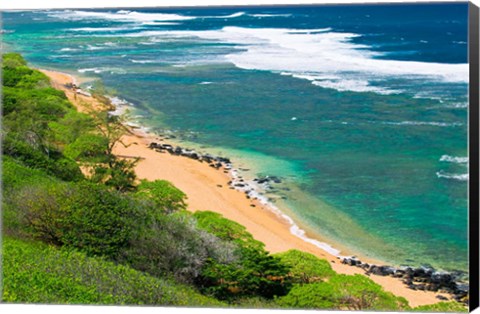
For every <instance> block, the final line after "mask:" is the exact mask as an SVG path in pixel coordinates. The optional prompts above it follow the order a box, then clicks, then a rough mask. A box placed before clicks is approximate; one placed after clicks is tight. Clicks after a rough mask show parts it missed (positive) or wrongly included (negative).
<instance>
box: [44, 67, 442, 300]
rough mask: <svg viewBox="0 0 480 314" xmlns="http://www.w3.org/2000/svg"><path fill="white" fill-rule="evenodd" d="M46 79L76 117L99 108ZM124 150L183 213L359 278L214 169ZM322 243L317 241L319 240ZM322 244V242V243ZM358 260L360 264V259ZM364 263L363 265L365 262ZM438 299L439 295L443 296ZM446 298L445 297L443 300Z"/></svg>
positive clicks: (120, 149)
mask: <svg viewBox="0 0 480 314" xmlns="http://www.w3.org/2000/svg"><path fill="white" fill-rule="evenodd" d="M41 71H42V72H43V73H45V74H46V75H48V76H49V77H50V79H51V82H52V85H53V86H54V87H55V88H57V89H61V90H63V91H65V93H66V95H67V97H68V98H69V100H70V101H71V102H72V103H73V104H74V105H75V106H76V107H77V108H78V110H79V111H83V112H84V111H86V109H85V106H84V104H90V105H91V106H92V108H95V107H96V106H97V105H99V103H98V102H97V101H96V100H95V99H94V98H92V97H88V96H85V95H80V94H77V95H75V94H74V93H73V92H72V90H70V89H67V88H66V87H65V86H64V85H65V84H67V83H72V82H78V79H76V78H74V77H72V76H71V75H68V74H65V73H60V72H55V71H47V70H41ZM123 142H124V143H125V144H127V147H124V146H122V145H117V147H115V150H114V152H115V154H117V155H121V156H131V157H140V158H141V159H140V161H139V162H138V164H137V166H136V168H135V171H136V174H137V176H138V178H139V179H147V180H156V179H163V180H168V181H170V182H172V183H173V184H174V185H175V186H176V187H178V188H179V189H180V190H182V191H183V192H185V194H186V195H187V197H188V199H187V203H188V210H190V211H196V210H210V211H214V212H217V213H220V214H222V215H223V216H225V217H226V218H228V219H231V220H234V221H236V222H238V223H240V224H242V225H243V226H245V227H246V229H247V230H248V231H249V232H250V233H251V234H252V235H253V236H254V237H255V238H256V239H257V240H259V241H261V242H263V243H265V246H266V249H267V250H268V251H270V252H273V253H276V252H282V251H286V250H289V249H298V250H302V251H306V252H310V253H312V254H314V255H316V256H318V257H320V258H325V259H327V260H328V261H329V262H330V264H331V265H332V268H333V269H334V270H335V271H336V272H338V273H342V274H364V271H363V270H362V269H360V268H357V267H352V266H348V265H344V264H341V262H340V260H339V259H338V258H337V257H336V256H333V255H331V254H329V253H328V252H326V251H323V250H322V249H320V248H318V247H316V246H314V245H313V244H310V243H307V242H305V241H303V240H302V239H300V238H298V237H297V236H295V235H293V234H291V233H290V230H289V228H290V225H289V224H288V222H287V221H284V220H283V219H281V218H280V217H279V216H278V215H277V214H275V213H273V212H272V211H270V210H269V209H268V208H267V207H266V206H263V205H262V204H260V203H259V202H258V201H254V200H252V199H248V198H247V197H246V196H245V194H244V193H242V192H240V191H237V190H234V189H231V188H230V187H229V185H228V181H230V180H231V178H230V177H229V176H228V174H227V173H224V171H222V169H218V170H217V169H214V168H212V167H209V165H208V164H206V163H200V162H198V161H196V160H193V159H189V158H186V157H181V156H174V155H171V154H168V153H159V152H156V151H154V150H152V149H150V148H148V145H149V144H150V143H151V142H159V143H168V142H165V141H160V140H159V139H158V137H156V136H155V135H152V134H145V133H142V132H140V131H136V130H132V131H131V133H130V134H127V135H125V136H124V138H123ZM319 240H322V239H319ZM326 242H327V243H328V241H326ZM362 260H363V259H362ZM365 261H368V260H365ZM370 278H371V279H372V280H374V281H375V282H377V283H378V284H380V285H382V286H383V287H384V289H385V290H386V291H390V292H392V293H394V294H395V295H397V296H402V297H404V298H406V299H407V300H408V302H409V304H410V306H412V307H413V306H419V305H425V304H432V303H437V302H440V300H439V299H437V298H436V296H437V295H440V294H439V293H436V292H427V291H414V290H411V289H409V288H407V286H406V285H404V284H403V283H402V282H401V281H400V280H399V279H396V278H393V277H388V276H385V277H383V276H377V275H370ZM443 295H444V294H443ZM444 296H446V297H448V295H444Z"/></svg>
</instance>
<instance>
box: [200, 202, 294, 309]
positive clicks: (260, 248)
mask: <svg viewBox="0 0 480 314" xmlns="http://www.w3.org/2000/svg"><path fill="white" fill-rule="evenodd" d="M194 217H195V218H196V219H197V221H198V226H199V227H200V228H201V229H204V230H206V231H207V232H210V233H212V234H214V235H215V236H217V237H219V238H220V239H222V240H224V241H227V242H229V243H231V244H233V245H234V246H235V248H236V249H235V254H236V255H237V256H238V259H237V260H236V261H235V262H232V263H221V262H218V261H215V260H210V261H209V263H207V264H206V265H205V267H204V269H203V270H202V273H201V275H200V276H198V278H197V279H196V284H197V285H198V286H199V287H200V289H201V290H202V291H204V292H206V293H209V294H213V295H214V296H216V297H217V298H219V299H224V300H230V301H233V300H234V299H236V298H242V297H249V296H261V297H264V298H270V299H271V298H273V297H275V296H282V295H285V294H287V292H288V291H289V289H290V286H291V281H290V278H289V277H288V272H289V269H290V267H289V266H288V265H286V264H284V263H282V261H281V260H280V259H279V258H278V257H274V256H272V255H270V254H269V253H268V252H267V251H266V250H265V249H264V244H263V243H261V242H259V241H257V240H255V239H254V238H253V236H252V235H251V234H250V233H249V232H248V231H246V229H245V227H243V226H242V225H240V224H238V223H236V222H234V221H231V220H228V219H226V218H224V217H222V216H221V215H220V214H217V213H213V212H195V214H194Z"/></svg>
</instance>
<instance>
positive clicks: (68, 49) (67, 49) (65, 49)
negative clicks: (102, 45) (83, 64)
mask: <svg viewBox="0 0 480 314" xmlns="http://www.w3.org/2000/svg"><path fill="white" fill-rule="evenodd" d="M59 51H78V49H76V48H62V49H60V50H59Z"/></svg>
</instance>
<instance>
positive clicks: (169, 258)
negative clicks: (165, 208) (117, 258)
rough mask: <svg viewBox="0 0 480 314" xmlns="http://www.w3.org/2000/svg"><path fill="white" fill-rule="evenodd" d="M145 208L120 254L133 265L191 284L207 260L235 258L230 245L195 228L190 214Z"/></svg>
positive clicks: (142, 269)
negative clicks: (165, 213) (128, 242)
mask: <svg viewBox="0 0 480 314" xmlns="http://www.w3.org/2000/svg"><path fill="white" fill-rule="evenodd" d="M145 210H148V211H150V213H146V214H143V215H140V216H139V217H141V218H143V219H145V220H144V221H138V222H137V223H136V226H137V229H136V230H135V235H134V237H132V240H131V242H130V246H129V248H128V249H127V250H125V251H124V254H123V255H122V260H123V261H124V262H127V263H128V264H130V265H132V267H133V268H135V269H138V270H141V271H145V272H148V273H150V274H152V275H155V276H166V275H172V276H173V277H174V278H175V279H176V280H179V281H181V282H188V283H190V282H192V281H194V280H195V278H196V277H198V276H199V274H200V272H201V270H202V269H203V267H204V266H205V264H206V263H207V262H208V261H209V260H216V261H218V262H220V263H228V262H231V261H232V260H234V259H235V256H234V254H233V248H232V246H231V245H228V244H226V243H224V242H223V241H221V240H220V239H218V238H217V237H215V236H213V235H211V234H209V233H207V232H205V231H202V230H199V229H197V228H196V224H195V220H193V219H192V218H191V217H189V215H186V214H174V215H163V214H159V213H158V212H156V211H152V209H151V208H145Z"/></svg>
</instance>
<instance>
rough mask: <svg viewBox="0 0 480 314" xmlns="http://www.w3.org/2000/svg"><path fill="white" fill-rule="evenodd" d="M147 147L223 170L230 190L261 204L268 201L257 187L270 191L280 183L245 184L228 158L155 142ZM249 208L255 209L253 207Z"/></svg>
mask: <svg viewBox="0 0 480 314" xmlns="http://www.w3.org/2000/svg"><path fill="white" fill-rule="evenodd" d="M148 147H149V148H150V149H153V150H155V151H158V152H161V153H163V152H168V153H170V154H172V155H176V156H183V157H187V158H191V159H194V160H197V161H199V162H206V163H208V164H209V165H210V167H212V168H215V169H217V170H218V169H223V171H224V172H225V173H230V175H231V177H232V179H231V180H230V181H229V182H228V185H229V187H230V189H235V190H239V191H241V192H243V193H245V196H246V197H247V198H248V199H252V200H259V201H260V202H261V203H262V204H266V202H267V201H268V199H267V198H264V197H262V196H261V195H262V193H260V192H259V191H258V189H257V187H261V188H262V189H265V190H267V189H271V184H278V183H281V182H282V180H281V179H280V178H279V177H277V176H263V177H258V178H255V179H253V180H252V182H250V183H249V182H246V181H245V180H244V179H243V177H242V176H241V175H239V174H238V171H237V170H235V169H233V167H232V162H231V161H230V159H229V158H226V157H220V156H213V155H210V154H200V153H198V152H196V151H195V150H192V149H188V148H184V147H180V146H175V147H174V146H173V145H171V144H160V143H156V142H152V143H150V145H149V146H148ZM240 170H243V171H248V169H242V168H240ZM251 206H252V207H255V205H251Z"/></svg>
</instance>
